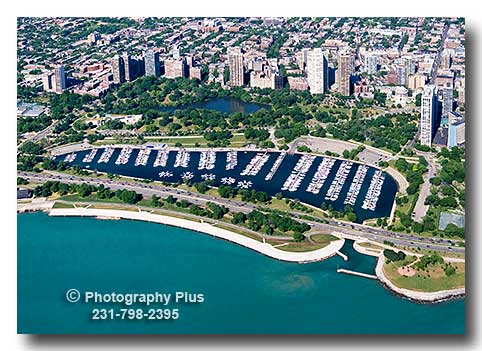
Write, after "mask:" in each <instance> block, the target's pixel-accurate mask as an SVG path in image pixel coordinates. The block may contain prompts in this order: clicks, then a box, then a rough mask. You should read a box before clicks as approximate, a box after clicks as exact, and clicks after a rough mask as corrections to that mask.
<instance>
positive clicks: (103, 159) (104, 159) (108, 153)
mask: <svg viewBox="0 0 482 351" xmlns="http://www.w3.org/2000/svg"><path fill="white" fill-rule="evenodd" d="M114 150H115V149H114V148H113V147H106V148H105V149H104V152H103V153H102V155H100V157H99V160H98V161H97V163H109V161H110V158H111V157H112V154H113V153H114Z"/></svg>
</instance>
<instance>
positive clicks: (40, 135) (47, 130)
mask: <svg viewBox="0 0 482 351" xmlns="http://www.w3.org/2000/svg"><path fill="white" fill-rule="evenodd" d="M57 122H58V121H54V122H52V124H50V125H49V126H48V127H47V128H45V129H42V130H41V131H40V132H38V133H36V134H34V135H32V136H31V137H29V138H26V139H25V140H24V141H22V142H21V143H20V144H19V145H18V147H20V146H22V145H23V144H24V143H26V142H27V141H32V142H37V141H40V140H42V139H43V138H45V137H46V136H47V135H49V134H50V133H51V132H52V130H53V129H54V128H55V126H56V125H57Z"/></svg>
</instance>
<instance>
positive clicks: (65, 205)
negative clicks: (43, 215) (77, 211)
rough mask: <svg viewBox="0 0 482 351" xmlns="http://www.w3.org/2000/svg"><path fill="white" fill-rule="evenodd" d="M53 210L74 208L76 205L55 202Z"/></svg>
mask: <svg viewBox="0 0 482 351" xmlns="http://www.w3.org/2000/svg"><path fill="white" fill-rule="evenodd" d="M52 208H74V205H73V204H70V203H65V202H55V203H54V205H53V207H52Z"/></svg>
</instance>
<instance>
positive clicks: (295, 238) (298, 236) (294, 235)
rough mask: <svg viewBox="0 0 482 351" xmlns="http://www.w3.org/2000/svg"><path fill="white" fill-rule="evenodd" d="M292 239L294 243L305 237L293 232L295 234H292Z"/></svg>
mask: <svg viewBox="0 0 482 351" xmlns="http://www.w3.org/2000/svg"><path fill="white" fill-rule="evenodd" d="M293 239H294V241H296V242H301V241H303V240H305V236H304V235H303V234H301V233H298V232H295V233H294V234H293Z"/></svg>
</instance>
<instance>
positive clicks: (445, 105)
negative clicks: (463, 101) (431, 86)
mask: <svg viewBox="0 0 482 351" xmlns="http://www.w3.org/2000/svg"><path fill="white" fill-rule="evenodd" d="M453 105H454V89H453V88H452V86H450V85H448V86H445V87H443V88H442V118H441V121H440V124H442V125H444V126H446V125H448V123H449V112H452V110H453Z"/></svg>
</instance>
